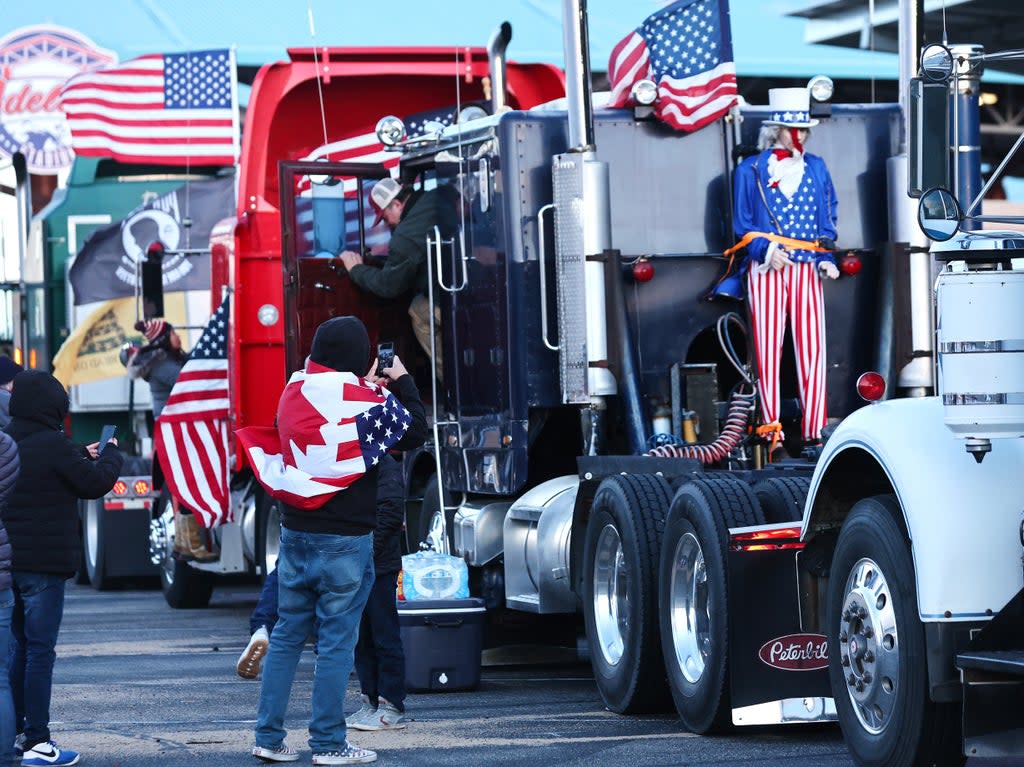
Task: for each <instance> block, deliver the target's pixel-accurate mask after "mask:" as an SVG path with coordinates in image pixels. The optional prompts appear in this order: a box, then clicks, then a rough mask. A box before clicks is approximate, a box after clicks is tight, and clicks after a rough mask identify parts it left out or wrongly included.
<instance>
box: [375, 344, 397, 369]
mask: <svg viewBox="0 0 1024 767" xmlns="http://www.w3.org/2000/svg"><path fill="white" fill-rule="evenodd" d="M394 362H395V345H394V344H393V343H392V342H391V341H382V342H381V343H379V344H377V373H378V374H382V373H383V372H384V371H385V370H387V369H388V368H390V367H391V366H392V364H394Z"/></svg>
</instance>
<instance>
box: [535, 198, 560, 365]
mask: <svg viewBox="0 0 1024 767" xmlns="http://www.w3.org/2000/svg"><path fill="white" fill-rule="evenodd" d="M554 209H555V204H554V203H551V202H549V203H548V204H547V205H545V206H544V207H542V208H541V209H540V210H538V211H537V251H538V253H537V261H538V264H539V266H540V332H541V338H543V339H544V345H545V346H546V347H548V348H549V349H550V350H551V351H553V352H557V351H558V348H559V347H558V344H553V343H551V341H549V340H548V278H547V275H546V274H545V272H546V270H547V259H546V258H545V257H544V253H545V251H546V249H547V243H546V242H545V241H544V214H545V213H546V212H548V211H549V210H554Z"/></svg>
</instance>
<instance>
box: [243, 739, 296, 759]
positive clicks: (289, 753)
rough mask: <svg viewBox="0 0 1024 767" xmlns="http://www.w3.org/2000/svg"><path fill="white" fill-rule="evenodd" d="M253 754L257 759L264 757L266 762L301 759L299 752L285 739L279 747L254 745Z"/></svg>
mask: <svg viewBox="0 0 1024 767" xmlns="http://www.w3.org/2000/svg"><path fill="white" fill-rule="evenodd" d="M252 755H253V756H255V757H256V758H257V759H262V760H263V761H264V762H297V761H299V752H298V751H296V750H295V749H294V748H292V747H291V746H289V745H288V744H287V743H285V742H284V741H282V742H281V745H280V746H278V747H277V748H265V747H263V746H254V747H253V749H252Z"/></svg>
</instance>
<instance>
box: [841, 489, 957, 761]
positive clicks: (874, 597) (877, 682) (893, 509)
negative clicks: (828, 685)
mask: <svg viewBox="0 0 1024 767" xmlns="http://www.w3.org/2000/svg"><path fill="white" fill-rule="evenodd" d="M900 518H901V510H900V506H899V502H898V501H897V500H896V497H895V496H894V495H878V496H874V497H872V498H864V499H861V500H860V501H858V502H857V503H856V504H854V506H853V509H851V511H850V514H849V516H847V518H846V520H845V521H844V522H843V526H842V529H841V530H840V532H839V540H838V542H837V543H836V550H835V556H834V558H833V560H832V576H831V578H830V579H829V594H828V597H829V598H828V605H829V606H828V633H829V637H828V640H829V647H830V648H831V650H830V652H829V655H830V658H829V675H830V677H831V682H832V693H833V696H834V697H835V702H836V711H837V713H838V715H839V725H840V727H841V728H842V730H843V736H844V738H845V740H846V744H847V747H848V748H849V749H850V752H851V754H852V755H853V758H854V761H855V762H857V763H858V764H870V765H873V767H897V765H907V764H928V765H961V764H963V763H964V757H963V756H962V755H961V743H960V726H961V725H960V706H959V704H949V703H934V702H932V701H931V699H930V696H929V692H928V667H927V664H926V663H925V658H926V657H927V655H926V646H925V636H924V626H923V625H922V623H921V620H920V619H919V617H918V610H917V597H916V594H917V587H916V580H915V577H914V565H913V561H912V559H911V552H910V544H909V543H908V541H907V536H906V533H905V532H904V531H903V529H902V527H901V526H900V524H899V521H898V520H899V519H900Z"/></svg>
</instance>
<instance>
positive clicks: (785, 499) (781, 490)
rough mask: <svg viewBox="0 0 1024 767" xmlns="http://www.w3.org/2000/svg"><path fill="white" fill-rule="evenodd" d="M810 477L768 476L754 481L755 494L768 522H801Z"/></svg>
mask: <svg viewBox="0 0 1024 767" xmlns="http://www.w3.org/2000/svg"><path fill="white" fill-rule="evenodd" d="M810 486H811V478H810V477H768V478H767V479H762V480H759V481H758V482H755V483H754V495H756V496H757V500H758V503H760V504H761V511H763V512H764V521H765V522H767V523H768V524H776V523H785V522H801V521H802V520H803V518H804V504H805V503H806V502H807V491H808V489H809V488H810Z"/></svg>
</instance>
